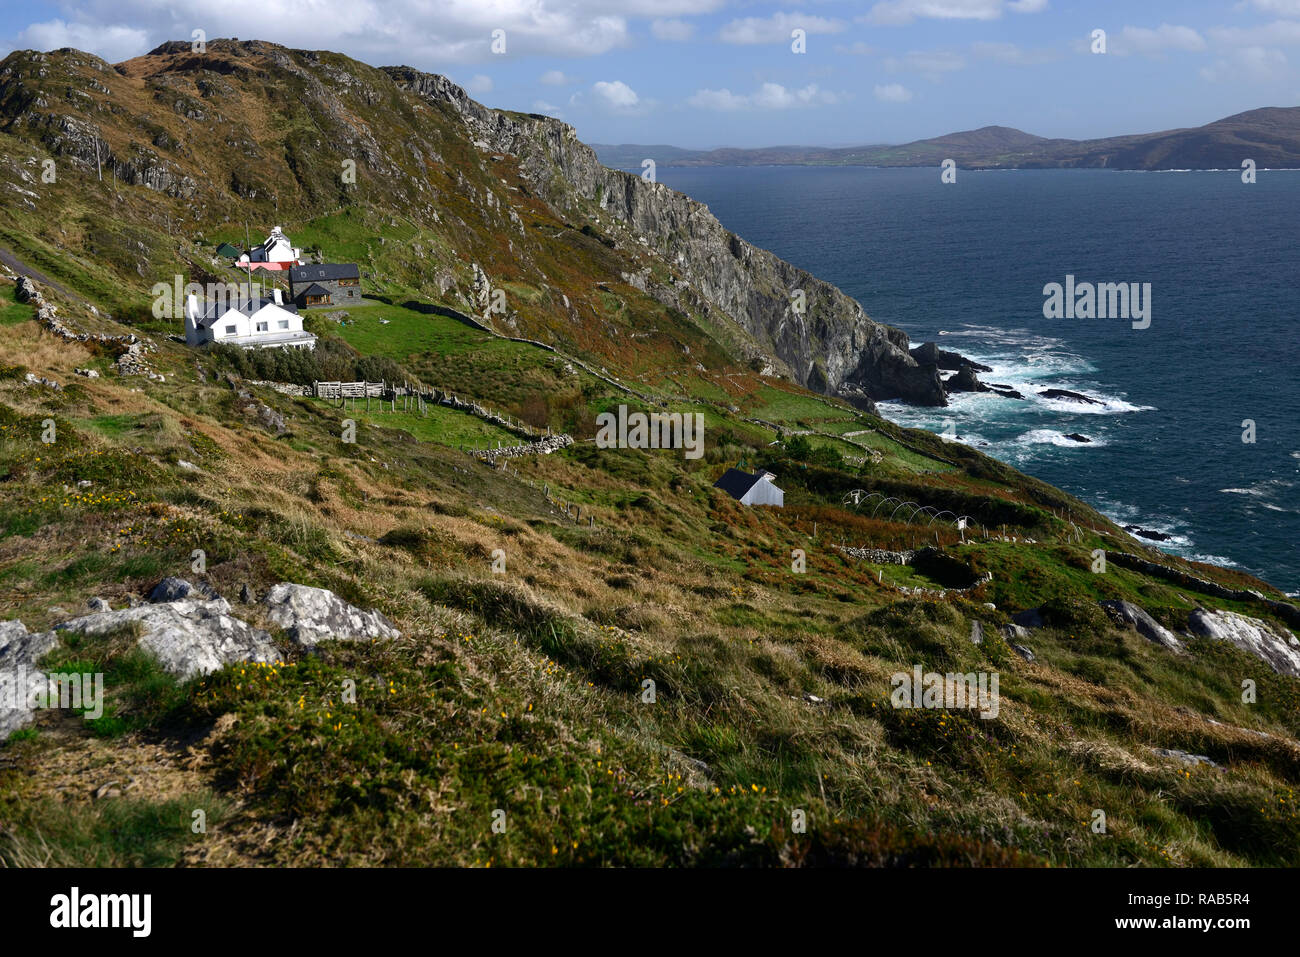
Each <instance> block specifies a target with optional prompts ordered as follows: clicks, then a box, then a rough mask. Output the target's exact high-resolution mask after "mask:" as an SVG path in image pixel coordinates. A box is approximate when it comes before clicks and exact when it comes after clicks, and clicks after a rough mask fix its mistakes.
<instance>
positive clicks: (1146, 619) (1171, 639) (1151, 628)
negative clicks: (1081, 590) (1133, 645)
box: [1097, 601, 1183, 651]
mask: <svg viewBox="0 0 1300 957" xmlns="http://www.w3.org/2000/svg"><path fill="white" fill-rule="evenodd" d="M1097 604H1099V605H1101V607H1102V608H1104V609H1106V613H1107V614H1109V615H1110V616H1111V618H1113V619H1115V620H1116V621H1118V622H1122V623H1124V624H1128V625H1132V626H1133V627H1134V628H1135V629H1136V630H1137V633H1138V634H1139V635H1141V636H1142V637H1143V638H1145V639H1146V640H1147V641H1153V642H1155V643H1156V644H1158V645H1164V646H1165V647H1166V648H1168V649H1169V650H1170V651H1182V650H1183V643H1182V642H1181V641H1179V640H1178V638H1177V637H1176V636H1175V635H1174V633H1173V632H1172V631H1170V630H1169V629H1168V628H1166V627H1165V626H1164V625H1162V624H1160V622H1158V621H1156V620H1155V619H1154V618H1152V617H1151V616H1150V615H1148V614H1147V613H1146V612H1145V611H1143V610H1142V609H1141V608H1139V607H1138V606H1137V605H1135V604H1133V603H1132V602H1131V601H1101V602H1098V603H1097Z"/></svg>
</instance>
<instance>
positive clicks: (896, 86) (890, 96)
mask: <svg viewBox="0 0 1300 957" xmlns="http://www.w3.org/2000/svg"><path fill="white" fill-rule="evenodd" d="M875 94H876V99H877V100H879V101H880V102H881V103H906V102H907V101H908V100H910V99H911V98H912V91H911V90H909V89H908V88H907V87H905V86H903V84H901V83H888V84H886V85H884V86H877V87H876V89H875Z"/></svg>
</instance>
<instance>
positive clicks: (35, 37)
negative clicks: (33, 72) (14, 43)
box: [18, 20, 156, 63]
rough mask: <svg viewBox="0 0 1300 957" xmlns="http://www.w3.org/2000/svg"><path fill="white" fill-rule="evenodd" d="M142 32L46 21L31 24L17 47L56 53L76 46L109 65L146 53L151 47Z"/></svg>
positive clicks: (19, 36)
mask: <svg viewBox="0 0 1300 957" xmlns="http://www.w3.org/2000/svg"><path fill="white" fill-rule="evenodd" d="M155 45H156V44H150V42H149V35H148V33H146V32H145V31H144V30H138V29H136V28H134V27H128V26H120V25H102V24H88V23H67V22H65V21H63V20H46V21H45V22H44V23H33V24H32V25H31V26H29V27H28V28H27V29H26V30H23V31H22V32H21V33H19V34H18V46H19V47H20V48H27V47H31V48H33V49H36V50H57V49H59V48H60V47H76V48H77V49H78V50H85V51H86V52H87V53H93V54H95V55H96V56H98V57H103V58H104V59H105V60H108V61H109V62H110V63H119V62H121V61H122V60H129V59H131V58H132V57H136V56H140V54H142V53H148V52H149V50H150V49H151V48H152V46H155Z"/></svg>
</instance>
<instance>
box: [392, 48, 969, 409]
mask: <svg viewBox="0 0 1300 957" xmlns="http://www.w3.org/2000/svg"><path fill="white" fill-rule="evenodd" d="M385 72H387V73H388V75H389V76H391V77H392V78H393V80H394V82H395V83H397V85H398V86H399V87H401V88H402V89H405V90H410V91H411V92H413V93H415V94H417V95H419V96H421V97H423V98H424V99H425V100H428V101H430V102H433V103H435V104H441V105H443V106H445V107H447V108H449V109H451V110H453V111H454V112H455V114H456V115H458V116H459V117H460V118H461V119H462V120H463V121H464V123H465V125H466V127H467V129H468V131H469V135H470V138H471V139H472V140H473V141H474V142H475V143H476V144H478V145H479V146H480V148H483V149H488V150H492V151H495V152H500V153H509V154H512V155H514V156H516V157H518V159H519V162H520V169H521V171H522V172H523V174H524V175H525V176H526V177H527V178H528V179H529V181H530V182H531V183H532V184H533V186H534V187H535V188H536V189H537V191H538V194H539V195H540V196H542V197H543V198H544V199H545V200H546V201H547V202H548V203H549V204H550V205H551V206H552V207H553V208H555V209H556V210H559V211H563V212H565V213H566V214H570V215H573V216H574V217H577V216H580V215H584V214H585V212H586V209H587V206H588V204H594V205H595V206H596V207H598V208H599V209H600V210H601V211H602V212H603V213H604V214H605V215H606V216H608V217H609V218H610V219H611V220H613V221H615V222H617V223H619V224H621V225H622V226H623V227H625V228H626V230H627V231H628V233H629V234H630V238H631V240H632V241H634V242H638V243H641V244H643V245H645V246H647V247H649V248H650V249H652V250H654V251H655V252H656V253H658V254H659V255H660V256H661V257H663V258H664V259H665V260H666V261H668V262H669V263H671V264H673V265H674V266H675V267H676V269H677V270H678V271H679V272H681V273H682V274H683V275H684V276H685V277H686V279H687V281H688V283H689V284H690V286H691V287H693V289H694V290H695V291H698V293H699V294H700V295H702V296H703V297H704V299H705V300H707V302H706V303H704V304H702V305H705V306H707V307H712V309H713V310H716V311H719V312H721V313H723V314H724V315H725V316H727V317H729V318H730V319H732V320H734V321H735V322H736V323H738V324H739V325H740V326H741V327H742V328H743V329H744V330H745V331H746V332H747V333H748V334H749V336H750V337H751V338H752V339H753V340H755V341H756V342H758V343H760V344H762V345H764V346H766V347H768V348H770V349H771V352H772V355H773V356H775V358H777V359H778V360H780V362H781V364H783V365H784V366H785V367H786V368H787V369H788V370H789V373H790V374H791V376H792V377H793V378H794V379H795V380H796V381H798V382H799V383H800V384H802V385H805V386H807V387H809V388H812V389H815V390H817V391H819V392H824V393H828V394H834V395H840V396H842V397H844V398H847V399H849V400H851V401H855V402H857V403H859V404H863V405H869V404H870V403H869V400H870V399H890V398H900V399H903V400H905V401H908V402H913V403H917V404H922V405H946V404H947V399H946V396H945V393H944V390H943V386H942V383H941V381H940V377H939V374H938V370H937V369H936V368H934V367H933V366H928V365H922V364H920V363H918V362H917V361H916V360H915V359H914V358H913V357H912V356H911V355H910V354H909V350H908V339H907V335H906V334H905V333H904V332H902V331H901V330H899V329H895V328H893V327H891V326H886V325H882V324H880V323H877V322H873V321H872V320H871V319H869V318H868V317H867V315H866V313H865V312H863V310H862V306H861V305H859V304H858V303H857V302H855V301H854V300H852V299H850V298H849V297H848V296H846V295H844V294H843V293H842V292H840V291H839V290H838V289H836V288H835V287H834V286H832V285H830V284H829V283H826V282H823V281H821V280H819V279H817V278H816V277H814V276H812V275H810V274H809V273H807V272H805V271H804V270H802V269H798V268H796V267H794V266H792V265H790V264H789V263H787V262H785V261H784V260H782V259H779V258H778V257H776V256H775V255H773V254H772V253H770V252H768V251H766V250H764V249H759V248H757V247H755V246H753V245H751V244H749V243H747V242H745V241H744V240H743V239H741V238H740V237H739V236H737V235H736V234H735V233H732V232H730V231H729V230H727V229H726V228H725V227H724V226H723V225H722V224H721V223H719V222H718V220H717V219H716V218H715V217H714V216H713V214H712V213H710V212H709V209H708V207H707V206H704V205H703V204H702V203H698V202H696V201H694V200H692V199H690V198H689V197H687V196H685V195H683V194H681V193H679V192H676V191H675V190H671V189H669V188H668V187H667V186H665V185H663V184H662V183H652V182H647V181H646V180H644V179H642V178H641V177H639V176H635V175H633V174H631V173H625V172H622V171H619V170H612V169H609V168H607V167H605V166H602V165H601V164H600V162H599V160H597V158H596V154H595V151H594V150H592V149H591V148H590V147H588V146H587V145H586V144H584V143H582V142H581V141H580V140H579V139H578V137H577V133H576V131H575V130H574V129H573V127H571V126H569V125H568V124H566V123H562V122H560V121H559V120H555V119H552V118H550V117H544V116H538V115H535V114H518V113H505V112H501V111H499V110H492V109H488V108H486V107H484V106H482V105H481V104H479V103H477V102H475V101H474V100H472V99H470V98H469V96H467V95H466V93H465V91H464V90H462V89H461V88H460V87H458V86H456V85H455V84H454V83H452V82H451V81H450V80H448V79H447V78H446V77H443V76H436V75H432V74H428V73H422V72H419V71H417V70H413V69H411V68H409V67H391V68H387V69H386V71H385ZM647 292H649V293H650V294H651V295H654V296H655V298H657V299H659V300H660V301H661V302H665V303H668V304H674V305H676V304H677V303H678V302H679V301H680V300H681V298H682V297H683V295H687V296H689V294H690V291H689V290H688V291H683V290H681V289H678V288H674V287H669V286H666V285H660V284H655V283H649V284H648V285H647ZM797 292H802V294H803V309H802V313H800V311H798V310H797V308H796V293H797ZM750 358H751V359H752V360H754V361H755V362H756V363H762V362H763V357H761V356H752V357H750ZM764 371H776V370H764Z"/></svg>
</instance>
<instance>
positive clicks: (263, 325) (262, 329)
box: [257, 322, 270, 332]
mask: <svg viewBox="0 0 1300 957" xmlns="http://www.w3.org/2000/svg"><path fill="white" fill-rule="evenodd" d="M269 328H270V326H269V325H267V324H266V323H265V322H259V323H258V324H257V331H258V332H266V330H267V329H269Z"/></svg>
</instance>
